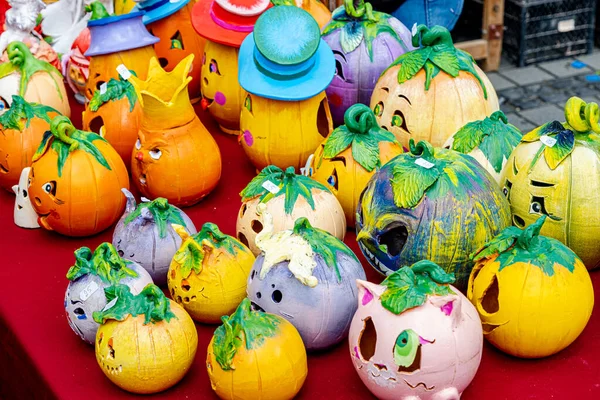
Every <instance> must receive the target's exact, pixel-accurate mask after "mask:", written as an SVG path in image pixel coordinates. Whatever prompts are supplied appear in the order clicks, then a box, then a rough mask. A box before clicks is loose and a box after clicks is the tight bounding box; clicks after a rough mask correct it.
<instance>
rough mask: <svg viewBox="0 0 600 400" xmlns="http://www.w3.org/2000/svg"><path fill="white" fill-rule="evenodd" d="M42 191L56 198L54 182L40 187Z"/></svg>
mask: <svg viewBox="0 0 600 400" xmlns="http://www.w3.org/2000/svg"><path fill="white" fill-rule="evenodd" d="M42 190H43V191H44V192H46V193H48V194H51V195H52V196H56V181H50V182H46V183H44V185H42Z"/></svg>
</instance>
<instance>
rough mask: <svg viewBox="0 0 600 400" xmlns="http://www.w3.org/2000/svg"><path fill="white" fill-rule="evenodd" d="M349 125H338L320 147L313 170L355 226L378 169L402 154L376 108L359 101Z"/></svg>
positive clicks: (351, 110)
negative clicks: (360, 204)
mask: <svg viewBox="0 0 600 400" xmlns="http://www.w3.org/2000/svg"><path fill="white" fill-rule="evenodd" d="M345 121H346V124H345V125H343V126H340V127H338V128H336V129H335V130H334V131H333V132H331V134H330V135H329V136H328V137H327V139H325V141H324V142H323V143H322V144H321V146H319V147H318V148H317V151H316V152H315V157H314V158H313V160H312V168H311V169H310V170H309V173H310V174H311V175H310V176H311V178H313V179H314V180H316V181H319V182H321V183H322V184H324V185H325V186H327V188H328V189H329V190H331V192H332V193H333V194H334V195H335V196H336V197H337V199H338V200H339V201H340V204H341V205H342V208H343V209H344V214H346V223H347V224H348V226H350V227H353V226H354V219H355V217H356V206H357V205H358V199H359V197H360V194H361V193H362V191H363V189H364V188H365V187H366V186H367V183H368V182H369V179H370V178H371V176H373V174H375V171H376V169H378V168H379V167H381V166H382V165H383V164H385V163H386V162H388V161H389V160H391V159H392V158H394V157H396V156H397V155H398V154H400V153H402V147H401V146H400V144H399V143H398V141H397V140H396V137H395V136H394V134H392V133H391V132H389V131H386V130H385V129H381V128H380V127H379V125H377V121H376V120H375V115H374V114H373V111H371V109H370V108H369V107H367V106H365V105H364V104H355V105H353V106H351V107H350V108H349V109H348V110H347V111H346V116H345Z"/></svg>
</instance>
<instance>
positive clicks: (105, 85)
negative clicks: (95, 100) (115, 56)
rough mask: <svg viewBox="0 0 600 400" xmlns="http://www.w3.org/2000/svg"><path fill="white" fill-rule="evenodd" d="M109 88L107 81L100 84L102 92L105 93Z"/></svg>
mask: <svg viewBox="0 0 600 400" xmlns="http://www.w3.org/2000/svg"><path fill="white" fill-rule="evenodd" d="M107 88H108V85H107V84H106V82H104V83H103V84H102V85H100V94H105V93H106V89H107Z"/></svg>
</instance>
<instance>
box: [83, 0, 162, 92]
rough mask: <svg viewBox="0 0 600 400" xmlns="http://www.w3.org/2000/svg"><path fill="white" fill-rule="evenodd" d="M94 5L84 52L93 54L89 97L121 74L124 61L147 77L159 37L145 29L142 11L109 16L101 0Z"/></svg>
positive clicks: (87, 90) (87, 54) (91, 57)
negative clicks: (86, 46)
mask: <svg viewBox="0 0 600 400" xmlns="http://www.w3.org/2000/svg"><path fill="white" fill-rule="evenodd" d="M93 6H94V7H93V10H94V12H93V13H92V17H91V19H90V20H89V21H88V24H87V25H88V28H89V29H90V35H91V41H90V47H89V49H88V50H87V51H86V52H85V56H86V57H90V70H89V78H88V81H87V85H86V90H85V95H86V97H87V98H88V100H89V99H91V98H92V96H93V95H94V91H96V90H100V86H102V84H103V83H106V82H108V81H109V80H110V79H111V78H114V79H118V78H119V73H118V72H117V67H118V66H119V65H121V64H123V65H125V66H126V67H127V68H128V69H130V70H132V71H135V73H136V75H137V76H138V77H139V78H140V79H146V75H147V73H148V62H149V61H150V59H151V58H152V57H156V53H155V51H154V48H153V47H152V45H153V44H155V43H156V42H158V41H159V39H158V38H157V37H155V36H152V35H151V34H150V33H149V32H148V31H147V30H146V27H145V26H144V23H143V22H142V16H143V13H142V12H132V13H129V14H124V15H118V16H110V15H109V14H108V13H107V12H106V9H105V8H104V6H103V5H102V4H100V3H99V2H97V1H96V2H94V3H93Z"/></svg>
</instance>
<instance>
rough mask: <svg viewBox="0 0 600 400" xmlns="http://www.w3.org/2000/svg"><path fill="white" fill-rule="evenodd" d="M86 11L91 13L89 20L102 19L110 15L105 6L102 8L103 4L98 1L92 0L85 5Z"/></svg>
mask: <svg viewBox="0 0 600 400" xmlns="http://www.w3.org/2000/svg"><path fill="white" fill-rule="evenodd" d="M85 12H86V13H92V15H91V17H90V20H91V21H93V20H96V19H102V18H108V17H110V14H109V13H108V11H106V8H104V4H102V3H101V2H99V1H94V2H93V3H91V4H89V5H87V6H85Z"/></svg>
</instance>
